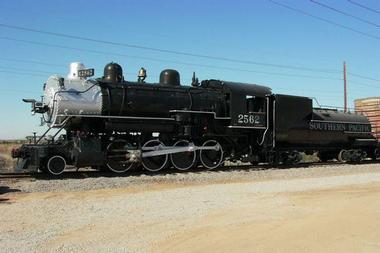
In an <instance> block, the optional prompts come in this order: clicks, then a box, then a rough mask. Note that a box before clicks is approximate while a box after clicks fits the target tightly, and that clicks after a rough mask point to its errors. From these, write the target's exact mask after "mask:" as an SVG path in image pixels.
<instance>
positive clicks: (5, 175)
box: [0, 172, 35, 179]
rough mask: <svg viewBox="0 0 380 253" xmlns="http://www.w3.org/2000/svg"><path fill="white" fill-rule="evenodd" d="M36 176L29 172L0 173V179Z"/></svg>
mask: <svg viewBox="0 0 380 253" xmlns="http://www.w3.org/2000/svg"><path fill="white" fill-rule="evenodd" d="M34 174H35V173H28V172H4V173H0V179H19V178H21V179H22V178H32V177H33V175H34Z"/></svg>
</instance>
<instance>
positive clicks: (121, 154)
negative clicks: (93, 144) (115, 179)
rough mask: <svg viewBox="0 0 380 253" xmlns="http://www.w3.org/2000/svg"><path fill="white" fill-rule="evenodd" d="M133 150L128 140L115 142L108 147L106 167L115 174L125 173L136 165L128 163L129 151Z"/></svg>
mask: <svg viewBox="0 0 380 253" xmlns="http://www.w3.org/2000/svg"><path fill="white" fill-rule="evenodd" d="M129 149H133V147H132V145H131V144H130V143H129V142H127V141H126V140H121V139H120V140H114V141H113V142H111V143H110V144H109V145H108V147H107V153H106V166H107V168H108V169H109V170H111V171H113V172H115V173H124V172H126V171H128V170H129V169H131V168H132V167H133V166H134V165H135V163H131V162H128V161H127V158H126V155H127V153H128V151H127V150H129Z"/></svg>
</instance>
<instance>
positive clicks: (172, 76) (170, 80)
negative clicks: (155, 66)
mask: <svg viewBox="0 0 380 253" xmlns="http://www.w3.org/2000/svg"><path fill="white" fill-rule="evenodd" d="M160 84H164V85H169V86H180V85H181V80H180V77H179V73H178V71H177V70H174V69H165V70H163V71H162V72H161V74H160Z"/></svg>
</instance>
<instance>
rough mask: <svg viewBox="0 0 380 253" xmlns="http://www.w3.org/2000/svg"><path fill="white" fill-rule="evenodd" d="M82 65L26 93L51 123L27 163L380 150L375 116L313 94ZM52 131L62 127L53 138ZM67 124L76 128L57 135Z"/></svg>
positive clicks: (283, 157) (148, 162)
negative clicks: (149, 77)
mask: <svg viewBox="0 0 380 253" xmlns="http://www.w3.org/2000/svg"><path fill="white" fill-rule="evenodd" d="M93 72H94V70H93V69H86V68H85V67H84V65H83V64H82V63H72V64H71V65H70V73H69V74H68V76H67V77H66V78H64V77H61V76H58V75H53V76H51V77H49V79H48V80H47V82H46V83H45V84H44V96H43V98H42V101H39V102H37V101H36V100H34V99H24V102H27V103H31V104H32V112H33V113H39V114H42V116H43V120H44V121H45V122H46V123H47V125H48V126H49V128H48V130H47V131H46V132H45V134H44V135H43V136H41V137H40V138H39V139H38V140H37V139H35V140H34V143H30V144H24V145H22V146H21V147H20V148H18V149H15V150H13V152H12V156H13V157H14V158H20V160H19V163H18V169H28V170H31V171H37V170H38V171H44V172H48V173H51V174H53V175H59V174H61V173H62V172H63V171H64V169H65V168H66V167H67V166H69V165H71V166H75V167H77V168H80V167H93V168H96V169H105V168H106V169H109V170H111V171H114V172H117V173H122V172H125V171H127V170H129V169H131V168H139V167H143V168H144V169H146V170H149V171H159V170H161V169H163V168H167V167H169V166H173V167H174V168H176V169H178V170H187V169H190V168H194V167H197V166H199V165H201V166H203V167H204V168H206V169H214V168H217V167H218V166H221V165H222V164H223V163H224V161H226V160H230V161H242V162H250V163H252V164H257V163H274V164H278V163H296V162H298V161H299V160H300V159H301V156H300V152H305V153H307V154H312V153H315V152H318V156H319V158H320V159H321V160H322V161H325V160H328V159H333V158H337V159H338V160H340V161H359V160H361V159H363V158H365V157H372V158H376V157H377V153H378V151H377V147H378V143H377V141H376V139H375V138H374V137H373V136H372V133H371V125H370V122H369V121H368V119H367V118H366V117H365V116H362V115H359V114H355V113H344V112H341V111H338V110H331V109H322V108H315V109H314V108H313V105H312V99H310V98H308V97H300V96H290V95H281V94H274V93H272V91H271V89H270V88H268V87H265V86H260V85H255V84H246V83H236V82H228V81H220V80H204V81H202V82H200V83H199V82H198V80H197V78H195V75H194V76H193V81H192V83H191V86H184V85H182V84H181V82H180V75H179V73H178V72H177V71H175V70H171V69H166V70H164V71H162V72H161V74H160V80H159V83H146V82H145V78H146V71H145V69H143V68H141V70H140V72H139V75H138V80H137V82H133V81H126V80H124V77H123V70H122V68H121V66H120V65H118V64H116V63H109V64H107V65H106V66H105V68H104V76H103V77H101V78H98V79H91V78H89V77H90V76H92V75H93V74H94V73H93ZM51 129H58V132H57V133H56V134H55V135H54V136H53V137H50V138H46V134H47V133H48V132H49V131H50V130H51ZM61 130H65V131H66V133H65V134H62V135H60V136H59V137H57V136H58V135H59V134H60V132H61Z"/></svg>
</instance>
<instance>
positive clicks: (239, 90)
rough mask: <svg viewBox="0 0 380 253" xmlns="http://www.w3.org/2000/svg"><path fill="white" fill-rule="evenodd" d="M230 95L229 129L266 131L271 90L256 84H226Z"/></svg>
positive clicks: (226, 90) (225, 86)
mask: <svg viewBox="0 0 380 253" xmlns="http://www.w3.org/2000/svg"><path fill="white" fill-rule="evenodd" d="M224 89H225V92H226V93H227V94H230V95H229V96H230V116H231V124H230V126H229V128H236V129H239V128H246V129H266V128H268V127H269V126H268V122H267V121H268V117H269V114H268V113H269V107H270V96H271V94H272V92H271V90H270V89H269V88H267V87H265V86H259V85H254V84H244V83H234V82H224Z"/></svg>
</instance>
